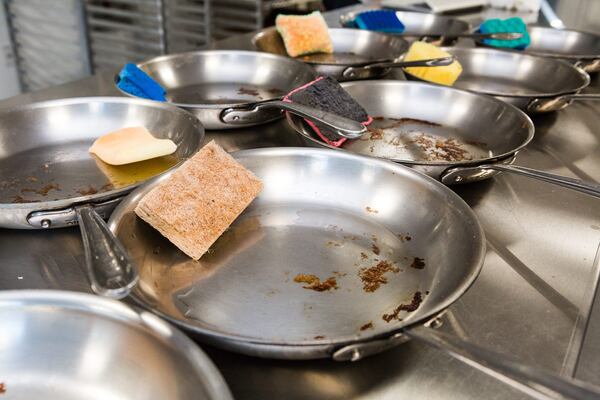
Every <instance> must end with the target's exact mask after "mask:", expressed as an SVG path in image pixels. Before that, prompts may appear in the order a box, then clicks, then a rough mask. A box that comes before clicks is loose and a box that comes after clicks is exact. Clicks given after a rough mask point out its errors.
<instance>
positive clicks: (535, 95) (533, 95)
mask: <svg viewBox="0 0 600 400" xmlns="http://www.w3.org/2000/svg"><path fill="white" fill-rule="evenodd" d="M441 49H442V50H444V51H446V52H448V53H450V54H452V52H453V51H456V50H458V51H459V52H461V51H466V52H473V53H484V54H487V53H501V54H507V55H512V56H517V57H523V58H529V59H534V60H541V61H540V62H544V63H556V64H562V65H563V66H565V67H567V68H570V69H572V70H573V71H574V72H575V73H577V74H578V75H579V76H580V78H581V79H582V81H583V83H582V84H581V85H580V86H578V87H576V88H570V89H568V90H561V91H556V92H533V91H532V92H530V93H527V94H514V93H508V92H496V91H491V90H472V89H458V88H456V89H457V90H466V91H468V92H473V93H479V94H486V95H489V96H498V97H509V98H519V99H531V100H534V99H549V98H553V97H559V96H564V95H568V94H573V93H578V92H579V91H580V90H583V89H585V88H586V87H588V86H589V85H590V82H591V78H590V75H589V74H588V73H587V72H585V71H584V70H582V69H581V68H579V67H577V66H575V65H573V64H571V63H570V62H568V61H566V60H561V59H560V58H553V57H543V56H538V55H533V54H526V53H518V52H515V51H504V50H496V49H495V48H491V47H476V48H471V47H469V48H467V47H450V46H444V47H441ZM459 61H460V60H459ZM402 71H403V72H404V73H405V74H406V75H408V76H410V77H411V78H412V79H416V80H418V81H422V82H428V81H423V80H422V79H420V78H418V77H416V76H414V75H412V74H411V73H409V72H406V69H405V68H402ZM428 83H429V84H432V85H436V86H440V85H439V84H437V83H433V82H428Z"/></svg>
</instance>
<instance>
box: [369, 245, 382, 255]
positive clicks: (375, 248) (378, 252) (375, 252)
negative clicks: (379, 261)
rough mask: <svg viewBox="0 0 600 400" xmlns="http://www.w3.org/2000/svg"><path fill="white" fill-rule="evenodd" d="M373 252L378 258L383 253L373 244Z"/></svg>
mask: <svg viewBox="0 0 600 400" xmlns="http://www.w3.org/2000/svg"><path fill="white" fill-rule="evenodd" d="M371 251H372V252H373V253H374V254H375V255H376V256H378V255H379V254H380V253H381V249H379V247H378V246H377V245H376V244H375V243H373V244H372V245H371Z"/></svg>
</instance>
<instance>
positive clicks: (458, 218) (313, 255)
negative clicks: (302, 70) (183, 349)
mask: <svg viewBox="0 0 600 400" xmlns="http://www.w3.org/2000/svg"><path fill="white" fill-rule="evenodd" d="M236 158H237V159H238V160H239V161H240V162H241V163H242V164H244V165H245V166H246V167H247V168H249V169H250V170H251V171H253V172H254V173H255V174H256V175H257V176H258V177H259V178H261V179H262V180H263V182H264V185H265V187H264V189H263V191H262V192H261V194H260V195H259V197H258V198H257V199H256V200H255V201H254V202H253V203H252V204H251V205H250V207H249V208H248V209H246V211H244V212H243V213H242V215H241V216H240V217H239V218H238V219H237V220H236V222H235V223H234V224H233V225H232V226H231V227H230V229H229V230H228V231H226V232H225V234H224V235H223V236H221V238H219V239H218V241H217V242H216V243H215V244H214V245H213V246H212V248H211V250H210V251H209V253H208V254H206V255H205V256H204V257H202V258H201V260H200V261H193V260H191V259H189V258H188V257H187V256H185V255H184V254H183V253H181V252H180V251H179V250H177V249H176V248H175V247H174V246H173V245H172V244H170V243H169V242H168V241H167V240H166V239H165V238H163V237H162V236H161V235H160V234H159V233H158V232H156V231H155V230H153V229H152V228H151V227H150V226H149V225H147V224H146V223H144V222H143V221H141V220H140V219H139V218H138V217H137V216H136V215H135V213H134V212H133V209H134V208H135V206H136V204H137V202H138V201H139V199H140V198H141V197H142V196H143V194H144V193H145V192H147V191H148V190H150V189H151V187H147V186H145V187H143V188H140V190H138V191H136V192H134V193H132V194H131V196H129V197H128V198H127V199H125V200H124V202H123V203H121V205H120V206H119V208H118V209H117V211H116V212H115V213H114V214H113V216H112V218H111V221H110V223H109V225H110V227H111V229H112V230H113V232H115V233H116V234H117V236H118V237H119V239H120V240H121V241H122V242H123V243H124V245H125V247H126V249H127V250H128V251H129V253H130V255H131V256H132V257H133V259H134V261H135V262H136V263H137V265H138V267H139V271H140V283H139V285H138V286H137V288H136V289H135V292H134V298H135V299H136V300H137V301H138V302H141V303H142V304H143V305H145V306H146V307H149V308H151V309H153V310H155V311H158V312H159V313H161V314H163V315H165V316H167V317H168V318H169V319H170V320H172V321H174V322H176V323H178V324H180V325H183V326H184V327H186V328H188V329H191V330H194V331H197V332H200V333H203V334H205V335H209V336H211V337H220V338H228V339H230V340H237V341H246V342H253V343H267V344H282V345H285V344H290V345H292V344H315V343H317V344H318V343H329V344H330V343H332V342H335V343H341V342H349V341H354V340H360V339H364V338H367V337H369V336H373V335H377V334H381V333H385V332H389V331H391V330H394V329H397V328H400V327H402V326H405V325H407V324H410V323H414V322H417V321H421V320H423V319H424V318H427V317H428V316H432V315H434V314H435V313H437V312H439V311H441V309H443V308H445V307H447V306H448V305H449V304H450V303H451V302H452V301H454V300H455V299H456V298H458V296H460V294H462V292H463V291H464V290H466V288H467V287H468V286H469V285H470V283H471V282H472V281H473V279H475V277H476V275H477V273H478V271H479V268H480V265H481V262H482V257H483V247H484V243H483V236H482V232H481V230H480V227H479V224H478V223H477V221H476V219H475V217H474V215H473V214H472V211H471V210H470V209H469V207H468V206H467V205H466V204H465V203H464V202H463V201H462V200H460V198H458V196H456V195H455V194H454V193H453V192H451V191H450V190H448V189H447V188H445V187H443V186H442V185H440V184H438V183H437V182H435V181H433V180H431V179H429V178H426V177H424V176H422V175H420V174H418V173H415V172H413V171H412V170H410V169H408V168H405V167H402V166H399V165H395V164H392V163H385V162H381V161H379V160H374V159H368V158H365V157H357V156H354V155H349V154H343V153H340V152H331V151H327V150H318V149H307V148H297V149H293V148H292V149H268V150H250V151H244V152H239V153H237V154H236ZM150 186H152V185H150ZM407 310H408V311H407Z"/></svg>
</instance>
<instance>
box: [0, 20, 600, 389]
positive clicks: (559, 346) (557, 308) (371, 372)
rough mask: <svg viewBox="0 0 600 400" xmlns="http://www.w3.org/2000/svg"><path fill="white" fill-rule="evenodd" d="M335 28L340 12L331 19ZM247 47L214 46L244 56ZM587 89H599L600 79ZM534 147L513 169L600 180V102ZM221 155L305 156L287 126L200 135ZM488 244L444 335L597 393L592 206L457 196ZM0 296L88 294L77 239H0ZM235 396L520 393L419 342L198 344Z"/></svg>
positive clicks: (580, 109)
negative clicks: (281, 151)
mask: <svg viewBox="0 0 600 400" xmlns="http://www.w3.org/2000/svg"><path fill="white" fill-rule="evenodd" d="M330 19H331V20H332V21H333V20H335V15H334V16H332V17H330ZM248 46H249V36H248V35H245V36H240V37H238V38H234V39H230V40H227V41H224V42H221V43H219V44H218V47H220V48H247V47H248ZM592 86H593V87H592V88H590V91H596V92H597V91H600V83H599V81H598V78H595V79H594V83H593V85H592ZM118 94H119V93H118V92H117V91H116V89H114V87H113V81H112V77H111V76H110V75H96V76H93V77H90V78H87V79H84V80H81V81H77V82H73V83H69V84H66V85H62V86H58V87H55V88H51V89H47V90H43V91H39V92H35V93H30V94H25V95H21V96H17V97H14V98H11V99H8V100H6V101H3V102H0V107H6V106H10V105H14V104H22V103H26V102H31V101H37V100H45V99H52V98H59V97H74V96H93V95H118ZM535 123H536V129H537V132H536V138H535V140H534V141H533V143H532V144H531V145H530V146H529V147H528V148H527V149H525V150H523V151H522V152H520V153H519V156H518V158H517V163H518V164H519V165H523V166H527V167H531V168H538V169H542V170H545V171H549V172H553V173H559V174H564V175H566V176H571V177H579V178H582V179H586V180H590V181H596V182H598V181H600V104H599V103H595V104H594V103H593V102H587V103H586V102H577V103H575V104H573V105H572V106H570V107H569V108H567V109H566V110H564V111H560V112H558V113H555V114H551V115H546V116H541V117H537V118H535ZM211 139H215V140H216V141H217V142H218V143H219V144H221V145H222V146H224V147H225V148H226V149H227V150H228V151H235V150H238V149H242V148H251V147H265V146H294V145H300V144H301V143H300V141H299V139H298V138H297V137H296V136H295V134H294V133H292V131H291V130H290V128H288V127H287V125H286V123H285V122H284V121H278V122H275V123H271V124H268V125H264V126H260V127H255V128H251V129H244V130H235V131H224V132H208V135H207V138H206V140H211ZM455 190H456V192H457V193H458V194H459V195H460V196H461V197H463V198H464V199H465V200H466V201H467V202H468V203H469V204H470V205H471V207H472V208H473V209H474V210H475V212H476V214H477V216H478V217H479V218H480V220H481V222H482V224H483V226H484V229H485V232H486V235H487V237H488V252H487V255H486V260H485V265H484V268H483V272H482V274H481V276H480V277H479V279H478V280H477V282H476V283H475V284H474V286H473V287H472V288H471V289H470V290H469V291H468V292H467V294H466V295H465V296H463V298H462V299H461V300H459V301H458V302H457V303H456V304H455V305H453V306H452V307H451V309H450V310H449V311H448V312H447V313H446V315H445V316H444V318H443V319H444V325H443V326H442V328H441V329H444V330H446V331H448V332H452V333H454V334H456V335H459V336H460V337H462V338H465V339H468V340H471V341H473V342H475V343H477V344H480V345H484V346H487V347H488V348H490V349H493V350H496V351H498V352H501V353H505V354H510V355H513V356H515V357H517V358H518V359H520V360H521V361H523V362H526V363H529V364H531V365H533V366H538V367H543V368H546V369H548V370H551V371H554V372H557V373H563V374H565V375H573V374H575V375H576V376H577V377H578V378H580V379H584V380H587V381H589V382H593V383H596V384H599V385H600V309H598V307H596V308H595V309H594V310H593V314H595V317H594V318H593V319H592V321H591V323H590V327H589V329H588V331H587V332H588V333H587V336H586V337H587V339H586V340H585V341H584V343H583V350H582V355H581V359H580V362H579V365H578V366H577V370H576V371H575V364H576V363H575V361H576V358H577V354H578V353H579V349H580V342H581V334H582V329H581V328H582V327H583V326H584V324H583V322H585V319H586V318H587V316H588V314H590V310H589V308H590V307H589V306H590V301H591V297H592V295H593V292H594V288H595V284H596V283H597V280H596V278H597V275H598V271H599V266H598V265H595V264H594V259H595V257H596V253H597V250H598V247H599V245H600V213H599V212H598V210H600V203H599V200H597V199H593V198H591V197H588V196H585V195H582V194H578V193H575V192H571V191H569V190H566V189H562V188H559V187H554V186H551V185H549V184H544V183H538V182H535V181H531V180H528V179H526V178H522V177H516V176H508V175H500V176H498V177H496V178H494V179H491V180H488V181H485V182H481V183H475V184H470V185H467V186H460V187H455ZM0 259H1V261H0V289H25V288H52V289H65V290H76V291H89V289H88V284H87V281H86V277H85V274H84V272H83V267H82V264H83V254H82V247H81V242H80V238H79V233H78V231H77V230H76V229H62V230H55V231H51V232H47V231H45V232H42V231H36V232H31V231H10V230H1V229H0ZM203 348H204V349H205V350H206V351H207V353H208V354H209V355H210V356H211V358H212V359H213V361H214V362H215V364H216V365H217V366H218V367H219V369H220V370H221V372H222V373H223V375H224V376H225V379H226V380H227V382H228V384H229V385H230V387H231V390H232V392H233V394H234V396H235V397H236V398H240V399H242V398H244V399H264V398H286V399H296V398H298V399H306V398H319V399H323V398H327V399H348V398H353V399H361V398H378V399H397V398H409V397H410V398H413V399H431V398H447V399H451V398H457V399H471V398H472V399H480V398H486V399H507V398H511V399H515V398H526V396H524V395H521V394H520V393H519V392H517V391H515V390H513V389H512V388H510V387H508V386H506V385H505V384H503V383H500V382H498V381H496V380H495V379H493V378H490V377H488V376H486V375H484V374H482V373H480V372H478V371H476V370H474V369H472V368H470V367H467V366H465V365H463V364H461V363H460V362H458V361H455V360H454V359H452V358H450V357H448V356H446V355H444V354H443V353H440V352H439V351H436V350H431V349H429V348H427V347H425V346H423V345H421V344H418V343H407V344H404V345H402V346H400V347H397V348H395V349H393V350H390V351H387V352H386V353H384V354H380V355H377V356H374V357H371V358H368V359H366V360H362V361H359V362H356V363H336V362H333V361H327V360H323V361H314V362H304V361H303V362H298V361H294V362H292V361H276V360H263V359H256V358H250V357H246V356H240V355H237V354H234V353H229V352H226V351H222V350H219V349H215V348H211V347H209V346H203Z"/></svg>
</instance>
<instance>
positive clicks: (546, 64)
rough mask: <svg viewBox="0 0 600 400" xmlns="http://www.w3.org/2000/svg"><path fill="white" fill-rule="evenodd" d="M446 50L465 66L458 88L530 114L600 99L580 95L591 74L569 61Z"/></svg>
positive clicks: (470, 49) (494, 52)
mask: <svg viewBox="0 0 600 400" xmlns="http://www.w3.org/2000/svg"><path fill="white" fill-rule="evenodd" d="M444 50H445V51H447V52H448V53H450V54H452V55H454V56H455V57H456V58H457V59H458V61H459V62H460V63H461V65H462V67H463V72H462V74H461V75H460V77H459V78H458V80H457V81H456V83H454V87H456V88H459V89H466V90H470V91H473V92H477V93H484V94H489V95H492V96H495V97H497V98H499V99H501V100H504V101H506V102H507V103H510V104H512V105H514V106H516V107H519V108H520V109H522V110H524V111H526V112H529V113H542V112H550V111H557V110H561V109H563V108H565V107H567V106H568V105H569V104H571V102H572V101H574V100H598V99H600V95H599V94H579V91H580V90H582V89H584V88H585V87H587V86H588V85H589V83H590V77H589V75H588V74H587V73H586V72H585V71H583V70H582V69H580V68H578V67H576V66H574V65H572V64H571V63H568V62H566V61H562V60H558V59H554V58H545V57H539V56H532V55H528V54H522V53H515V52H506V51H500V50H493V49H485V48H458V47H445V48H444ZM405 73H406V75H407V77H413V78H414V76H412V75H411V74H409V73H407V72H405Z"/></svg>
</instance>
